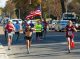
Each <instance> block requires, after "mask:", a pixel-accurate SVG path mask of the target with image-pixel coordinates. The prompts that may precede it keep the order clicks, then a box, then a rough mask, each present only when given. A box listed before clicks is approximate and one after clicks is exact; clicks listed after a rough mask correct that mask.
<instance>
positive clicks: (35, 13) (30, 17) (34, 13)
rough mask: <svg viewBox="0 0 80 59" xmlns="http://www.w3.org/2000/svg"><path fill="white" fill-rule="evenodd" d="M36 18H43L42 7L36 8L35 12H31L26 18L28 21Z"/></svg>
mask: <svg viewBox="0 0 80 59" xmlns="http://www.w3.org/2000/svg"><path fill="white" fill-rule="evenodd" d="M36 16H41V10H40V7H38V8H36V9H35V10H34V11H31V12H30V13H29V15H28V16H27V17H26V19H27V18H29V19H32V18H34V17H36Z"/></svg>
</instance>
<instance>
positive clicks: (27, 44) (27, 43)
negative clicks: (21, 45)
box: [26, 40, 30, 54]
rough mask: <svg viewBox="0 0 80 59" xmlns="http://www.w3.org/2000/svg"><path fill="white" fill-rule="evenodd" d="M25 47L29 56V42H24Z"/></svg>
mask: <svg viewBox="0 0 80 59" xmlns="http://www.w3.org/2000/svg"><path fill="white" fill-rule="evenodd" d="M26 47H27V52H28V54H29V48H30V42H29V40H26Z"/></svg>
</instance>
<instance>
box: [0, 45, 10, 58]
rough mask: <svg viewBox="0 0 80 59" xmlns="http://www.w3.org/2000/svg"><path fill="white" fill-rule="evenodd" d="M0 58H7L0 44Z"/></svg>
mask: <svg viewBox="0 0 80 59" xmlns="http://www.w3.org/2000/svg"><path fill="white" fill-rule="evenodd" d="M0 59H9V58H8V56H7V54H6V51H5V49H4V47H3V46H2V45H1V44H0Z"/></svg>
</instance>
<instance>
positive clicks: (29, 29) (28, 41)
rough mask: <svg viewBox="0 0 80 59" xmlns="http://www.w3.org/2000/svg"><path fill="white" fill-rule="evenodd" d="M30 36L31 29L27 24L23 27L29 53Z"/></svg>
mask: <svg viewBox="0 0 80 59" xmlns="http://www.w3.org/2000/svg"><path fill="white" fill-rule="evenodd" d="M31 38H32V29H31V28H30V26H27V27H26V29H25V39H26V46H27V53H28V54H29V53H30V52H29V48H30V46H31Z"/></svg>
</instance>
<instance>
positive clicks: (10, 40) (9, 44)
mask: <svg viewBox="0 0 80 59" xmlns="http://www.w3.org/2000/svg"><path fill="white" fill-rule="evenodd" d="M11 43H12V39H11V38H8V50H10V46H11Z"/></svg>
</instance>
